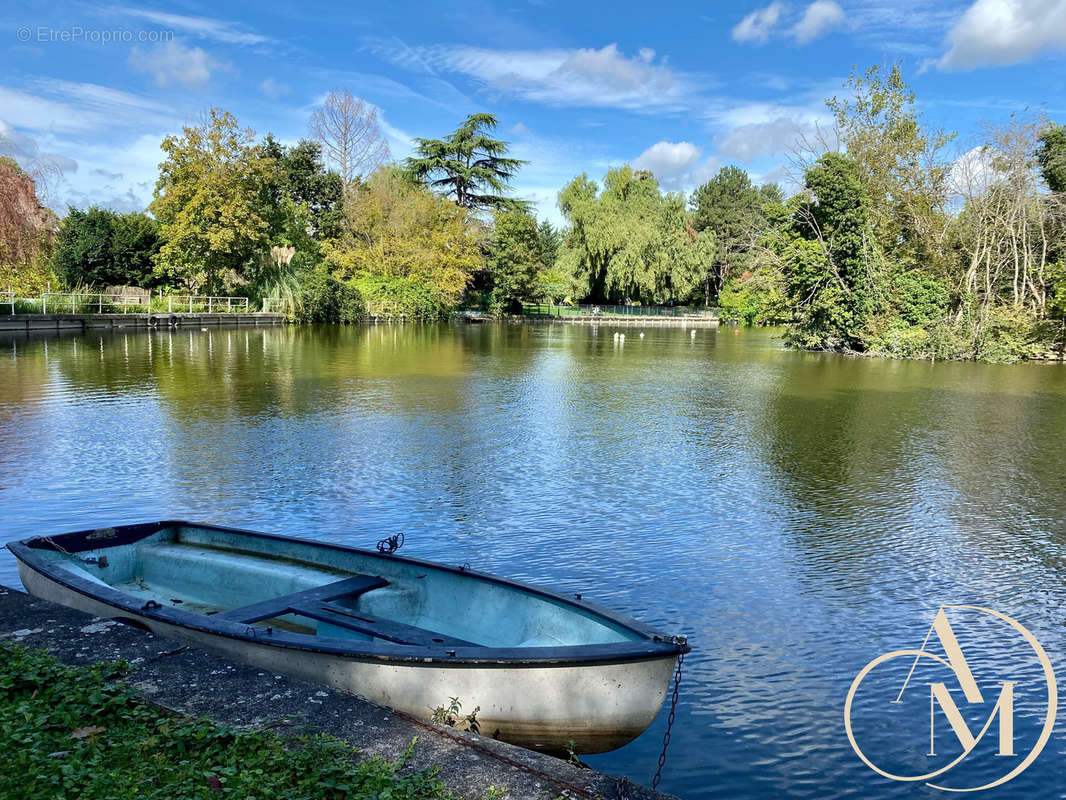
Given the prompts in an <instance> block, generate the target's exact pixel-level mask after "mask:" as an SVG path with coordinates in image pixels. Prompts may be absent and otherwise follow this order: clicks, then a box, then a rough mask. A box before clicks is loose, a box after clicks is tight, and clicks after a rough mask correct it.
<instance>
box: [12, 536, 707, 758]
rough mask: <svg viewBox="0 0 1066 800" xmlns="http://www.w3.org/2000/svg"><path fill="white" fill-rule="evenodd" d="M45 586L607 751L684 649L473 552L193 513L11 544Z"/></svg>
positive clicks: (648, 707)
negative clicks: (337, 539) (458, 558)
mask: <svg viewBox="0 0 1066 800" xmlns="http://www.w3.org/2000/svg"><path fill="white" fill-rule="evenodd" d="M393 544H395V539H394V541H393ZM7 547H8V549H9V550H10V551H11V552H12V553H13V554H14V556H15V558H16V559H17V560H18V567H19V577H20V578H21V579H22V583H23V585H24V586H25V587H26V589H27V590H28V591H29V592H30V593H31V594H33V595H36V596H37V597H41V598H44V599H46V600H51V601H53V602H56V603H61V604H63V605H66V606H70V607H72V608H76V609H80V610H83V611H87V612H89V613H91V614H93V615H95V616H98V617H106V618H114V619H118V620H121V621H124V622H127V623H130V624H132V625H135V626H138V627H142V628H145V629H148V630H150V631H152V632H154V633H157V634H159V635H161V636H166V637H168V638H171V639H176V640H179V641H181V642H185V643H189V644H192V645H196V646H200V647H204V648H208V649H211V650H214V651H216V652H218V653H220V654H222V655H225V656H227V657H229V658H232V659H234V660H238V661H244V662H247V663H250V664H254V665H256V666H259V667H261V668H263V669H266V670H270V671H272V672H276V673H282V674H287V675H290V676H293V677H296V678H299V679H302V680H306V681H310V682H313V683H319V684H323V685H327V686H331V687H333V688H336V689H339V690H342V691H345V692H350V693H352V694H357V695H361V696H363V697H366V698H369V699H370V700H373V701H375V702H378V703H381V704H383V705H386V706H391V707H393V708H396V709H399V710H401V711H404V712H407V713H409V714H413V715H416V716H421V717H425V716H427V715H430V714H431V713H432V710H433V709H435V708H437V707H438V706H442V705H443V706H448V704H449V698H458V699H459V702H460V703H461V705H462V707H463V709H467V710H472V709H475V708H478V709H479V710H478V713H477V717H476V719H477V721H478V723H479V725H480V731H481V733H482V734H484V735H489V736H494V737H496V738H499V739H502V740H504V741H508V742H512V743H515V744H519V745H522V746H525V747H529V748H534V749H540V750H546V751H549V752H561V751H563V750H564V749H566V748H568V747H570V748H573V749H574V750H576V751H577V752H579V753H599V752H605V751H607V750H612V749H614V748H617V747H620V746H622V745H623V744H625V743H626V742H628V741H630V740H632V739H633V738H635V737H636V736H638V735H639V734H640V733H641V732H642V731H644V730H645V729H646V728H647V727H648V725H650V724H651V722H652V720H653V719H654V718H655V716H656V714H657V713H658V711H659V709H660V707H661V706H662V703H663V699H664V697H665V694H666V691H667V689H668V687H669V685H670V680H671V677H672V675H673V672H674V663H675V659H677V657H678V656H679V655H681V654H683V653H685V652H688V650H689V647H688V645H687V644H686V643H685V641H684V640H683V639H682V638H680V637H672V636H668V635H666V634H664V633H662V632H660V631H658V630H656V629H654V628H652V627H649V626H648V625H645V624H643V623H641V622H638V621H637V620H634V619H631V618H629V617H626V616H623V615H621V614H618V613H615V612H613V611H610V610H608V609H605V608H601V607H599V606H597V605H595V604H593V603H590V602H589V601H587V600H585V599H583V598H582V597H581V596H580V595H564V594H561V593H558V592H554V591H549V590H547V589H542V588H539V587H535V586H530V585H527V584H524V583H519V582H518V581H512V580H507V579H504V578H500V577H496V576H494V575H489V574H485V573H481V572H475V571H474V570H472V569H470V568H469V567H468V566H466V565H464V566H460V567H452V566H448V565H445V564H440V563H436V562H431V561H424V560H420V559H416V558H406V557H403V556H399V555H396V554H394V553H391V552H389V551H390V549H392V548H391V546H390V545H388V544H385V543H382V544H381V545H379V549H380V550H381V551H382V552H375V551H372V550H363V549H358V548H354V547H346V546H342V545H336V544H326V543H322V542H312V541H308V540H306V539H298V538H293V537H289V536H277V535H271V534H265V533H255V532H252V531H244V530H238V529H235V528H226V527H219V526H215V525H201V524H194V523H189V522H183V521H165V522H152V523H145V524H138V525H124V526H120V527H114V528H104V529H97V530H87V531H79V532H75V533H67V534H62V535H56V536H39V537H35V538H31V539H24V540H22V541H18V542H12V543H10V544H8V545H7Z"/></svg>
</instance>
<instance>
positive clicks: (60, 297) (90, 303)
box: [12, 292, 152, 314]
mask: <svg viewBox="0 0 1066 800" xmlns="http://www.w3.org/2000/svg"><path fill="white" fill-rule="evenodd" d="M49 298H52V301H51V303H52V309H53V310H52V313H53V314H63V313H65V312H66V310H67V305H68V302H69V305H70V313H71V314H77V313H78V309H79V308H80V309H82V313H90V314H91V313H92V310H95V311H96V313H97V314H103V313H104V306H105V305H106V306H107V310H108V311H111V310H112V309H113V308H115V307H118V309H119V310H120V312H121V313H126V312H127V311H128V310H129V307H130V306H137V307H138V308H141V307H143V308H145V309H147V308H148V307H149V306H150V305H151V303H152V296H151V294H148V295H143V294H142V295H128V294H102V293H100V292H97V293H95V294H94V293H86V292H45V293H43V294H42V295H41V313H42V314H47V313H48V303H49ZM86 309H90V310H88V311H86ZM12 313H14V312H13V311H12Z"/></svg>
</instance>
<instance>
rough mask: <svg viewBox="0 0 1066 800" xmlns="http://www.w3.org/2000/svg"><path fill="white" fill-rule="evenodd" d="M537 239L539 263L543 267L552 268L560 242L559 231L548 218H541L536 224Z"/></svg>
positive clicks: (557, 254) (557, 255) (557, 256)
mask: <svg viewBox="0 0 1066 800" xmlns="http://www.w3.org/2000/svg"><path fill="white" fill-rule="evenodd" d="M537 239H538V240H539V242H540V263H541V264H543V265H544V268H545V269H551V268H553V267H554V266H555V262H556V260H557V259H558V258H559V247H560V245H561V244H562V237H560V236H559V231H558V230H556V228H555V226H554V225H552V224H551V223H550V222H548V220H546V219H545V220H541V223H540V225H538V226H537Z"/></svg>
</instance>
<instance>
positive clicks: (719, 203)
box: [692, 166, 778, 305]
mask: <svg viewBox="0 0 1066 800" xmlns="http://www.w3.org/2000/svg"><path fill="white" fill-rule="evenodd" d="M776 188H777V187H773V189H770V188H769V187H767V188H765V189H763V190H761V189H759V188H757V187H755V186H754V185H753V184H752V182H751V178H749V177H748V173H747V172H745V171H744V170H742V169H741V168H740V167H735V166H728V167H722V169H721V170H719V171H718V174H717V175H715V176H714V177H713V178H712V179H711V180H709V181H707V183H705V184H703V185H702V186H700V187H699V188H698V189H696V191H695V193H694V194H693V196H692V206H693V210H694V216H695V218H694V220H693V227H694V228H695V229H696V230H697V231H704V230H710V231H712V232H713V233H714V239H715V242H716V244H717V247H716V248H715V255H714V259H713V261H712V263H711V264H710V269H708V271H707V273H706V275H705V276H704V278H703V287H704V289H703V298H704V304H705V305H710V303H711V298H712V297H717V296H718V295H719V293H720V292H721V291H722V287H723V286H724V285H725V283H726V281H727V280H728V279H729V278H730V277H731V276H733V275H737V274H739V273H740V272H742V271H743V270H744V268H745V265H746V262H747V258H748V253H749V252H750V250H751V247H752V243H753V242H754V240H755V238H756V236H757V235H758V232H759V231H760V230H761V229H762V227H763V226H764V225H765V217H764V215H763V211H762V207H763V205H764V204H765V203H766V202H767V200H772V199H773V198H774V197H775V195H776V194H778V192H775V191H774V190H776Z"/></svg>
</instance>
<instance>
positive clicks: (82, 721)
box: [0, 644, 451, 800]
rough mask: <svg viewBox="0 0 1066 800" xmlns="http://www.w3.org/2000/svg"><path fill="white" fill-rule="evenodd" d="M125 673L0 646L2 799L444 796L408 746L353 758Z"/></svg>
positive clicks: (336, 747) (411, 799) (118, 667)
mask: <svg viewBox="0 0 1066 800" xmlns="http://www.w3.org/2000/svg"><path fill="white" fill-rule="evenodd" d="M126 671H127V667H126V666H125V665H124V664H123V663H122V662H118V663H114V664H96V665H94V666H92V667H70V666H65V665H63V664H60V663H59V662H57V661H56V660H55V659H54V658H53V657H52V656H51V655H50V654H48V653H46V652H43V651H39V650H30V649H28V648H25V647H21V646H17V645H9V644H0V763H2V764H3V769H2V770H0V798H4V800H7V798H11V799H12V800H14V798H19V800H38V799H40V800H43V799H44V798H48V799H49V800H52V799H53V798H60V797H62V798H68V799H73V798H83V799H84V800H125V799H126V798H137V799H138V800H146V799H151V800H186V799H188V800H193V799H194V798H195V800H207V799H209V798H214V797H218V798H226V797H231V798H240V800H255V799H256V798H262V799H263V800H267V798H269V799H270V800H274V799H275V798H284V799H285V800H304V799H305V798H306V800H312V798H314V800H354V799H356V798H382V800H384V799H386V798H388V799H389V800H417V799H419V798H441V799H443V798H451V795H450V794H449V793H448V792H447V790H446V789H445V787H444V785H443V784H442V783H441V782H440V781H439V780H437V778H436V771H435V770H430V771H420V772H411V773H408V774H401V769H402V767H403V766H404V764H405V763H406V761H407V760H408V759H409V758H410V756H411V753H412V751H413V748H414V742H412V743H411V746H410V747H408V749H407V751H406V752H404V753H402V754H400V756H399V757H398V758H397V760H395V761H386V760H384V759H380V758H370V759H365V760H362V761H357V760H356V753H355V750H354V749H353V748H352V747H351V745H349V744H347V743H345V742H342V741H339V740H337V739H333V738H331V737H327V736H315V737H292V738H288V739H283V738H281V737H280V736H278V735H277V734H275V733H272V732H263V731H245V730H240V729H237V728H234V727H232V726H228V725H222V724H219V723H215V722H211V721H209V720H205V719H190V718H187V717H181V716H177V715H174V714H171V713H170V712H167V711H165V710H162V709H159V708H156V707H155V706H152V705H149V704H148V703H146V702H145V701H143V700H142V699H140V697H138V696H137V695H136V694H135V693H134V692H133V691H131V690H130V689H128V688H127V687H125V686H123V685H122V684H115V683H112V681H114V680H115V679H116V678H118V677H120V676H121V675H122V674H124V673H125V672H126Z"/></svg>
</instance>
